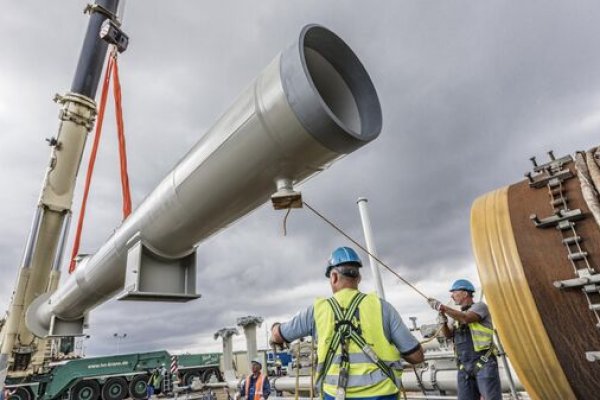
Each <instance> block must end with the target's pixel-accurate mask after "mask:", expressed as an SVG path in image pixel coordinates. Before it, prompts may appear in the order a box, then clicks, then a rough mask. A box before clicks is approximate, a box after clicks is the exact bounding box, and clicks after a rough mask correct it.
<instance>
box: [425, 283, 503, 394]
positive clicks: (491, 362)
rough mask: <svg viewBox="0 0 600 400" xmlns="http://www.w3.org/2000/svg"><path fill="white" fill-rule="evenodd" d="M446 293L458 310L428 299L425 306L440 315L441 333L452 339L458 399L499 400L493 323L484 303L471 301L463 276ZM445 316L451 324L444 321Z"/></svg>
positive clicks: (469, 290) (472, 289) (471, 288)
mask: <svg viewBox="0 0 600 400" xmlns="http://www.w3.org/2000/svg"><path fill="white" fill-rule="evenodd" d="M450 292H451V293H452V295H451V296H452V300H453V301H454V304H456V305H458V306H460V311H459V310H455V309H453V308H451V307H447V306H445V305H444V304H442V303H441V302H440V301H438V300H436V299H429V305H430V306H431V308H433V309H434V310H436V311H439V312H440V314H441V315H442V317H443V320H442V321H443V322H444V326H443V330H442V332H443V333H444V335H445V336H446V337H449V338H452V339H453V340H454V351H455V353H456V357H457V362H458V378H457V379H458V381H457V383H458V399H459V400H480V399H481V398H483V399H484V400H501V399H502V388H501V386H500V375H499V373H498V362H497V360H496V353H497V352H496V347H495V345H494V326H493V324H492V316H491V315H490V312H489V310H488V307H487V305H486V304H485V303H484V302H475V301H474V300H473V293H474V292H475V286H473V284H472V283H471V282H470V281H468V280H466V279H459V280H457V281H456V282H454V284H453V285H452V287H451V288H450ZM446 316H448V317H450V318H452V319H453V320H454V323H453V324H448V323H447V322H448V320H447V318H446Z"/></svg>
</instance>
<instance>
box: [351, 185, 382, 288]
mask: <svg viewBox="0 0 600 400" xmlns="http://www.w3.org/2000/svg"><path fill="white" fill-rule="evenodd" d="M367 201H368V200H367V199H366V198H365V197H360V198H359V199H358V200H357V201H356V203H357V204H358V211H359V212H360V220H361V222H362V226H363V231H364V233H365V242H366V243H367V250H369V253H370V254H369V263H370V264H371V273H372V274H373V277H374V278H375V285H376V288H377V295H379V297H381V298H382V299H385V293H384V291H383V284H382V283H381V274H380V273H379V268H378V267H379V263H378V262H377V260H375V258H374V257H373V256H377V250H376V249H375V243H374V242H373V231H372V230H371V220H370V218H369V210H368V208H367ZM371 254H372V255H373V256H372V255H371Z"/></svg>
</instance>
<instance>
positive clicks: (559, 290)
mask: <svg viewBox="0 0 600 400" xmlns="http://www.w3.org/2000/svg"><path fill="white" fill-rule="evenodd" d="M580 156H581V155H579V156H578V158H579V157H580ZM532 161H533V163H534V165H533V171H532V172H531V171H530V172H529V173H527V175H526V176H527V177H528V179H526V180H523V181H520V182H517V183H514V184H512V185H510V186H507V187H504V188H501V189H497V190H495V191H493V192H490V193H487V194H485V195H483V196H481V197H480V198H478V199H477V200H476V201H475V202H474V203H473V208H472V210H471V235H472V243H473V251H474V254H475V258H476V261H477V268H478V270H479V276H480V278H481V282H482V284H483V291H484V293H485V294H486V299H487V301H488V303H489V306H490V310H491V313H492V315H493V316H494V324H495V325H496V326H497V328H498V335H499V336H500V339H501V341H502V344H503V345H504V347H505V349H506V352H507V353H508V354H509V355H510V361H511V363H512V365H513V366H514V368H515V371H516V373H517V375H518V377H519V379H520V381H521V382H523V385H524V386H525V388H526V389H527V393H528V394H529V395H530V396H531V398H535V399H595V398H598V393H600V380H599V379H598V378H599V377H600V363H598V362H590V358H589V356H590V355H591V353H593V352H595V351H600V336H599V335H598V328H599V326H600V318H599V315H598V313H597V311H598V310H600V305H597V307H595V306H594V305H595V304H598V303H599V299H600V295H599V294H598V291H599V287H598V286H597V284H596V283H595V282H594V281H595V280H596V278H597V277H599V276H600V268H598V265H600V229H598V225H597V223H596V221H595V219H594V218H593V216H592V211H593V209H591V207H590V205H589V204H588V203H587V199H586V197H585V194H584V193H582V188H581V185H582V183H586V182H588V181H590V180H589V178H588V177H585V176H580V173H581V172H582V171H581V169H580V168H579V167H577V168H576V167H575V165H576V164H578V163H577V161H576V162H575V163H574V162H573V160H572V158H571V156H566V157H562V158H555V157H554V154H553V153H550V159H549V160H548V162H546V163H544V164H540V165H538V164H537V161H536V160H535V159H533V160H532ZM584 162H585V161H584ZM587 162H588V163H590V165H591V166H592V168H593V167H594V164H596V158H595V157H593V156H590V157H588V159H587ZM592 163H593V164H592ZM595 168H599V167H597V166H596V167H595ZM599 187H600V186H599ZM595 193H597V192H595ZM594 196H596V195H594ZM578 278H584V279H582V281H581V282H579V285H577V279H578ZM572 284H573V285H574V286H575V287H573V286H571V285H572Z"/></svg>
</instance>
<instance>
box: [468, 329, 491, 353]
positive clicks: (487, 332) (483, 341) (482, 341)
mask: <svg viewBox="0 0 600 400" xmlns="http://www.w3.org/2000/svg"><path fill="white" fill-rule="evenodd" d="M469 330H470V331H471V339H473V348H474V349H475V351H484V350H487V349H489V348H490V347H491V346H492V343H493V342H494V330H493V329H490V328H488V327H487V326H483V325H481V324H480V323H479V322H472V323H470V324H469Z"/></svg>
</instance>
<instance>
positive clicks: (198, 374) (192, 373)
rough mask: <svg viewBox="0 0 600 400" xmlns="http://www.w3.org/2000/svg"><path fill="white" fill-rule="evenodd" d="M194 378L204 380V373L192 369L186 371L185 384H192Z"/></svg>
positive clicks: (184, 375)
mask: <svg viewBox="0 0 600 400" xmlns="http://www.w3.org/2000/svg"><path fill="white" fill-rule="evenodd" d="M194 378H199V379H200V382H202V373H201V372H200V371H197V370H192V371H188V372H186V373H185V374H183V385H184V386H189V385H191V384H192V381H193V380H194Z"/></svg>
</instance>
